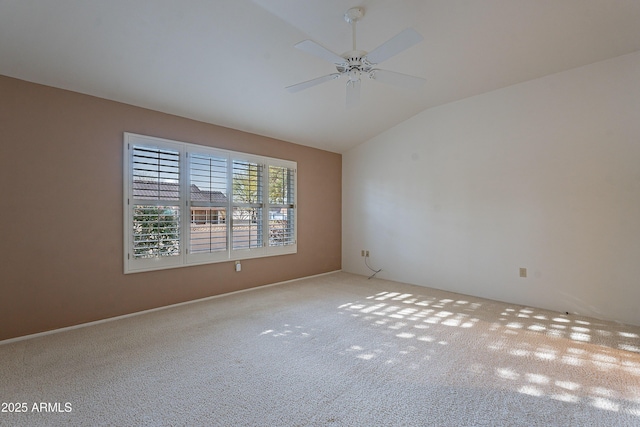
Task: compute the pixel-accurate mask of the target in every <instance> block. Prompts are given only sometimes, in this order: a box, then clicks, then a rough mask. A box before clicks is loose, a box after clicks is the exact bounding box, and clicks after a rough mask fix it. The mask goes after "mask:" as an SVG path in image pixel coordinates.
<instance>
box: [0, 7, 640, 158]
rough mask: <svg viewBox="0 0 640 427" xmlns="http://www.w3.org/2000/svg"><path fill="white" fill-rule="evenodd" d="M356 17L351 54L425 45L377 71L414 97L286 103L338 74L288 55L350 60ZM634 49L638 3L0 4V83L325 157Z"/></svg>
mask: <svg viewBox="0 0 640 427" xmlns="http://www.w3.org/2000/svg"><path fill="white" fill-rule="evenodd" d="M354 6H360V7H363V8H364V9H365V16H364V18H363V20H362V21H361V22H360V23H358V48H359V49H363V50H366V51H371V50H373V49H374V48H375V47H377V46H378V45H380V44H381V43H383V42H384V41H386V40H387V39H389V38H390V37H392V36H394V35H396V34H397V33H399V32H400V31H402V30H403V29H405V28H407V27H413V28H414V29H416V30H417V31H418V32H419V33H421V34H422V35H423V37H424V41H423V42H421V43H420V44H418V45H416V46H414V47H412V48H410V49H409V50H407V51H405V52H403V53H401V54H399V55H397V56H395V57H393V58H391V59H389V60H388V61H386V62H384V63H383V64H382V65H381V68H384V69H388V70H393V71H398V72H402V73H406V74H412V75H416V76H420V77H424V78H426V79H427V83H426V84H425V85H424V87H423V88H422V89H421V90H419V91H413V92H408V91H405V90H403V89H399V88H395V87H393V86H386V85H384V84H381V83H378V82H375V81H363V83H362V95H361V104H360V105H359V106H358V107H357V108H355V109H346V107H345V80H343V79H338V80H333V81H330V82H328V83H324V84H322V85H319V86H316V87H313V88H310V89H307V90H305V91H302V92H299V93H289V92H287V91H286V90H285V89H284V88H285V87H286V86H289V85H292V84H295V83H299V82H302V81H305V80H310V79H312V78H314V77H319V76H322V75H325V74H329V73H332V72H335V68H334V67H333V66H332V64H330V63H328V62H324V61H322V60H321V59H318V58H316V57H313V56H310V55H309V54H307V53H305V52H302V51H299V50H297V49H295V48H294V47H293V46H294V45H295V44H296V43H298V42H300V41H302V40H305V39H309V38H310V39H312V40H314V41H316V42H318V43H320V44H322V45H324V46H326V47H327V48H329V49H331V50H332V51H334V52H336V53H338V54H342V53H343V52H345V51H347V50H350V48H351V29H350V27H349V24H348V23H346V22H345V21H344V20H343V15H344V13H345V12H346V10H347V9H349V8H350V7H354ZM637 50H640V1H638V0H405V1H399V0H254V1H251V0H55V1H51V0H0V74H3V75H7V76H10V77H17V78H20V79H24V80H28V81H32V82H37V83H42V84H46V85H50V86H55V87H60V88H64V89H70V90H73V91H77V92H82V93H87V94H91V95H95V96H99V97H102V98H107V99H112V100H116V101H120V102H125V103H129V104H133V105H138V106H141V107H146V108H151V109H154V110H159V111H164V112H167V113H172V114H176V115H180V116H184V117H189V118H193V119H197V120H201V121H204V122H209V123H214V124H218V125H222V126H227V127H231V128H236V129H240V130H244V131H248V132H252V133H257V134H260V135H266V136H270V137H274V138H278V139H283V140H286V141H291V142H294V143H298V144H303V145H309V146H312V147H318V148H322V149H325V150H329V151H335V152H344V151H346V150H348V149H349V148H351V147H353V146H355V145H357V144H359V143H361V142H363V141H366V140H368V139H370V138H371V137H373V136H375V135H377V134H379V133H381V132H383V131H385V130H386V129H388V128H390V127H392V126H394V125H396V124H398V123H400V122H402V121H404V120H406V119H408V118H409V117H412V116H414V115H415V114H417V113H419V112H420V111H423V110H425V109H427V108H430V107H434V106H436V105H441V104H444V103H448V102H452V101H455V100H458V99H462V98H466V97H469V96H473V95H477V94H480V93H484V92H487V91H491V90H494V89H498V88H502V87H505V86H509V85H512V84H515V83H519V82H523V81H526V80H530V79H533V78H537V77H541V76H544V75H547V74H551V73H556V72H559V71H563V70H567V69H570V68H574V67H578V66H582V65H586V64H589V63H593V62H596V61H600V60H604V59H607V58H612V57H615V56H619V55H623V54H626V53H631V52H634V51H637ZM639 78H640V76H639ZM0 96H1V94H0Z"/></svg>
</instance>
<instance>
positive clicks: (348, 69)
mask: <svg viewBox="0 0 640 427" xmlns="http://www.w3.org/2000/svg"><path fill="white" fill-rule="evenodd" d="M363 16H364V9H362V8H360V7H354V8H351V9H349V10H348V11H347V12H346V13H345V14H344V19H345V21H347V22H348V23H349V24H351V29H352V50H350V51H348V52H345V53H344V54H342V55H338V54H336V53H334V52H332V51H330V50H329V49H327V48H325V47H324V46H321V45H320V44H318V43H316V42H314V41H312V40H305V41H302V42H300V43H298V44H296V45H295V47H296V48H297V49H300V50H303V51H305V52H307V53H310V54H311V55H315V56H317V57H318V58H320V59H324V60H326V61H329V62H331V63H333V64H335V66H336V70H337V73H332V74H328V75H326V76H322V77H317V78H315V79H311V80H308V81H306V82H302V83H298V84H295V85H292V86H287V87H286V89H287V90H288V91H289V92H298V91H301V90H303V89H308V88H310V87H313V86H316V85H319V84H320V83H324V82H328V81H330V80H334V79H337V78H340V77H342V76H345V77H346V78H347V108H351V107H354V106H356V105H357V104H358V102H359V100H360V79H361V78H362V77H364V76H368V77H369V78H370V79H372V80H377V81H379V82H382V83H388V84H392V85H395V86H399V87H403V88H407V89H416V88H418V87H420V86H421V85H422V84H423V83H424V82H425V81H426V80H425V79H423V78H420V77H415V76H410V75H407V74H402V73H397V72H395V71H388V70H381V69H378V68H376V66H377V65H378V64H379V63H380V62H382V61H385V60H387V59H389V58H391V57H392V56H395V55H397V54H398V53H400V52H403V51H405V50H407V49H408V48H410V47H411V46H413V45H415V44H417V43H419V42H421V41H422V36H421V35H420V34H419V33H418V32H417V31H416V30H414V29H412V28H407V29H406V30H404V31H402V32H400V33H399V34H398V35H396V36H395V37H392V38H391V39H389V40H387V41H386V42H384V43H383V44H381V45H380V46H378V47H377V48H375V49H374V50H372V51H371V52H366V51H363V50H357V49H356V23H357V22H358V21H359V20H360V19H361V18H362V17H363Z"/></svg>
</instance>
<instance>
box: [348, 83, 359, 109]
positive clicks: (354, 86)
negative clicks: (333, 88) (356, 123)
mask: <svg viewBox="0 0 640 427" xmlns="http://www.w3.org/2000/svg"><path fill="white" fill-rule="evenodd" d="M359 103H360V80H349V81H348V82H347V108H353V107H355V106H357V105H358V104H359Z"/></svg>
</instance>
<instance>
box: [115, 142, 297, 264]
mask: <svg viewBox="0 0 640 427" xmlns="http://www.w3.org/2000/svg"><path fill="white" fill-rule="evenodd" d="M138 146H144V147H149V148H152V149H154V148H158V149H163V150H172V151H177V152H178V153H179V158H180V161H179V168H180V173H179V177H180V178H179V185H178V184H176V188H177V189H178V191H179V200H176V201H170V202H166V201H160V200H147V199H144V198H143V199H140V198H134V191H133V183H134V176H133V161H132V158H133V154H132V153H133V148H134V147H138ZM123 151H124V168H123V169H124V173H123V178H124V182H123V184H124V198H123V212H124V215H123V216H124V227H123V228H124V273H125V274H128V273H136V272H143V271H153V270H161V269H167V268H176V267H186V266H190V265H200V264H209V263H218V262H229V261H236V260H243V259H249V258H259V257H268V256H277V255H286V254H294V253H297V250H298V248H297V224H298V218H297V211H298V210H297V163H296V162H294V161H290V160H283V159H275V158H271V157H264V156H257V155H253V154H247V153H240V152H236V151H230V150H223V149H218V148H212V147H207V146H203V145H197V144H191V143H187V142H180V141H173V140H168V139H163V138H156V137H151V136H145V135H138V134H134V133H129V132H125V133H124V144H123ZM192 154H198V155H203V156H213V157H217V158H222V159H226V165H227V171H226V174H227V179H226V199H227V201H226V205H225V206H224V208H225V209H226V214H225V226H226V249H225V250H217V251H213V252H204V253H190V252H191V250H190V244H191V243H190V242H191V230H192V227H191V221H192V220H191V216H192V215H191V208H192V203H191V173H190V156H191V155H192ZM234 160H236V161H247V162H252V163H256V164H259V165H261V171H262V175H261V176H260V179H259V182H260V185H261V189H260V191H261V193H262V200H261V203H260V206H259V209H261V210H262V217H261V223H260V224H258V226H257V227H256V228H257V229H259V230H260V229H261V231H262V235H261V239H259V241H260V242H261V245H260V246H259V247H252V248H243V249H233V239H234V237H235V236H234V235H233V233H232V230H233V222H234V218H233V216H234V215H233V212H234V210H233V207H234V201H233V161H234ZM270 166H276V167H285V168H288V169H290V170H291V172H292V174H293V202H294V203H293V217H292V218H291V219H290V220H291V221H293V235H294V237H293V241H292V242H291V243H290V244H286V245H279V246H270V245H269V212H270V204H269V176H268V174H269V167H270ZM147 204H148V205H157V206H164V205H171V206H178V207H179V210H180V215H179V224H180V228H179V230H180V233H179V236H180V237H179V254H178V255H174V256H155V257H149V258H139V257H136V256H134V252H133V249H134V234H135V233H134V230H133V221H134V207H135V206H139V205H147ZM220 204H221V203H215V204H214V206H218V207H221V206H220ZM197 205H198V206H200V205H199V204H197ZM235 205H237V203H236V204H235ZM255 206H257V205H255ZM276 207H279V205H278V206H276Z"/></svg>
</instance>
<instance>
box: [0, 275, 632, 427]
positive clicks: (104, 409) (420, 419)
mask: <svg viewBox="0 0 640 427" xmlns="http://www.w3.org/2000/svg"><path fill="white" fill-rule="evenodd" d="M0 396H1V398H0V399H1V400H2V402H4V403H3V406H4V408H3V409H11V408H9V406H8V405H6V403H8V402H13V403H26V404H27V405H26V406H27V412H26V413H7V412H0V425H2V426H39V425H43V426H44V425H46V426H57V425H60V426H67V425H72V426H102V425H104V426H181V425H184V426H199V425H201V426H243V425H246V426H400V425H405V426H534V425H540V426H640V327H630V326H622V325H617V324H614V323H608V322H603V321H598V320H594V319H590V318H584V317H577V316H571V315H570V316H565V315H561V314H559V313H554V312H549V311H544V310H538V309H532V308H525V307H521V306H516V305H510V304H503V303H498V302H494V301H489V300H482V299H478V298H472V297H466V296H462V295H457V294H451V293H446V292H442V291H435V290H431V289H427V288H422V287H417V286H410V285H406V284H400V283H394V282H389V281H384V280H378V279H373V280H367V279H366V278H365V277H361V276H355V275H351V274H346V273H336V274H332V275H327V276H321V277H318V278H312V279H306V280H302V281H298V282H292V283H287V284H282V285H278V286H273V287H268V288H262V289H258V290H255V291H250V292H244V293H238V294H233V295H229V296H225V297H222V298H217V299H213V300H208V301H204V302H198V303H194V304H189V305H185V306H180V307H175V308H170V309H167V310H162V311H157V312H153V313H148V314H145V315H141V316H136V317H131V318H127V319H121V320H117V321H113V322H108V323H103V324H99V325H94V326H90V327H86V328H81V329H76V330H72V331H68V332H62V333H58V334H53V335H48V336H43V337H39V338H35V339H30V340H25V341H19V342H13V343H8V344H4V345H0ZM34 403H35V404H36V408H37V409H40V408H44V409H47V410H50V411H48V412H47V411H43V412H38V411H34V410H33V408H34ZM41 403H45V405H44V406H43V407H40V406H39V405H40V404H41ZM14 409H15V405H14ZM67 410H70V411H69V412H65V411H67ZM52 411H53V412H52Z"/></svg>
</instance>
